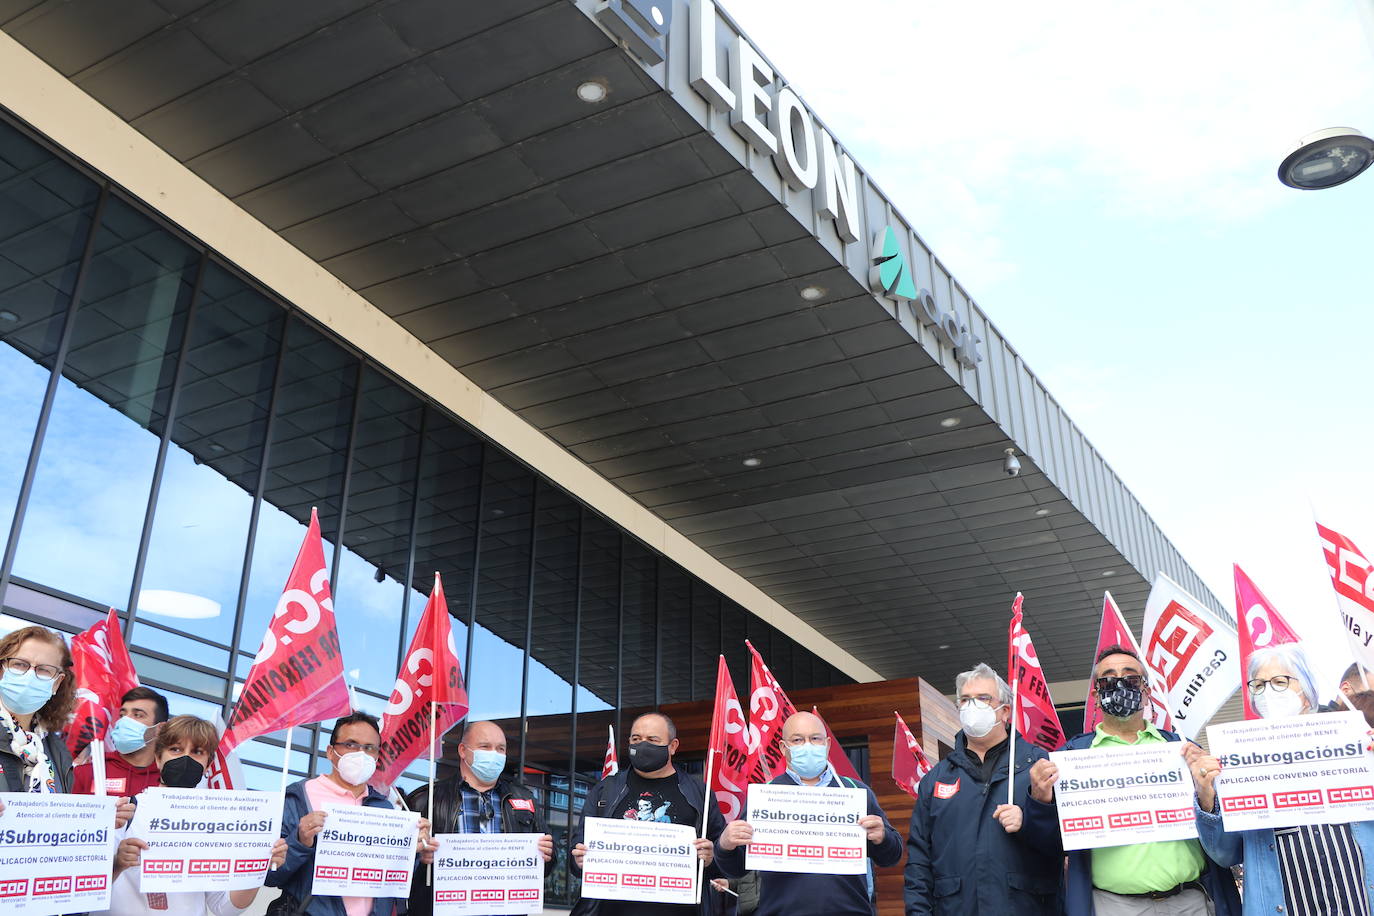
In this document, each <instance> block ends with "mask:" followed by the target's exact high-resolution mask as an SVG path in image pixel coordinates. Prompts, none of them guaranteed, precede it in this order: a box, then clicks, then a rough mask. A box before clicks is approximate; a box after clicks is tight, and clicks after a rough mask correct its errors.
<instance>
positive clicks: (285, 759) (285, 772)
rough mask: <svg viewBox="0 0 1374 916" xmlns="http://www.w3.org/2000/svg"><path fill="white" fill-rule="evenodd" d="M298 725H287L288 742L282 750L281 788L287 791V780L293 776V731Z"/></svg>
mask: <svg viewBox="0 0 1374 916" xmlns="http://www.w3.org/2000/svg"><path fill="white" fill-rule="evenodd" d="M295 728H296V726H294V725H288V726H286V744H285V746H283V747H282V752H281V790H282V791H283V792H285V791H286V780H287V779H289V778H290V776H291V732H292V731H294V730H295Z"/></svg>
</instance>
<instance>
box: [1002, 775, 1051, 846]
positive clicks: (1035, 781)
mask: <svg viewBox="0 0 1374 916" xmlns="http://www.w3.org/2000/svg"><path fill="white" fill-rule="evenodd" d="M1030 777H1031V798H1033V799H1035V800H1036V801H1038V802H1044V803H1045V804H1047V805H1048V804H1052V803H1053V802H1054V784H1055V783H1056V782H1058V781H1059V767H1057V766H1055V765H1054V763H1053V761H1051V760H1050V759H1049V758H1045V759H1043V760H1037V761H1035V766H1033V767H1031V771H1030ZM1007 832H1008V833H1010V832H1011V831H1007Z"/></svg>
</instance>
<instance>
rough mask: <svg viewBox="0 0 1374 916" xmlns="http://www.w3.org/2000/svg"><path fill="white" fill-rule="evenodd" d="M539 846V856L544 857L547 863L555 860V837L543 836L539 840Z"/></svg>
mask: <svg viewBox="0 0 1374 916" xmlns="http://www.w3.org/2000/svg"><path fill="white" fill-rule="evenodd" d="M538 846H539V854H540V855H541V856H543V857H544V861H545V862H547V861H549V860H550V859H552V858H553V837H552V836H551V835H549V834H547V833H546V834H544V835H543V836H541V837H540V838H539V843H538ZM584 848H585V847H584Z"/></svg>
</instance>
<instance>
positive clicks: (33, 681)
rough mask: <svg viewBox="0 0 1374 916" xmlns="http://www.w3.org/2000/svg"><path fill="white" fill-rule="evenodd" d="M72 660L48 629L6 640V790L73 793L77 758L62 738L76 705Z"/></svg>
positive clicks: (0, 725)
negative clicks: (72, 774) (72, 773)
mask: <svg viewBox="0 0 1374 916" xmlns="http://www.w3.org/2000/svg"><path fill="white" fill-rule="evenodd" d="M71 667H72V655H71V652H70V651H69V650H68V649H67V644H66V643H65V642H64V641H63V639H62V637H61V636H59V635H58V634H56V633H54V632H53V631H52V630H49V629H47V628H46V627H24V628H22V629H19V630H15V631H14V632H13V633H10V634H9V635H7V636H5V637H4V638H3V639H0V770H3V774H4V775H3V777H0V790H3V791H7V792H70V791H71V770H72V758H71V755H70V754H69V753H68V752H67V745H66V743H65V742H64V741H63V740H62V737H61V735H60V734H59V732H60V731H61V730H62V729H63V728H65V727H66V725H67V718H68V717H69V716H70V715H71V712H72V709H73V707H74V706H75V705H76V685H75V683H74V681H73V679H72V676H71Z"/></svg>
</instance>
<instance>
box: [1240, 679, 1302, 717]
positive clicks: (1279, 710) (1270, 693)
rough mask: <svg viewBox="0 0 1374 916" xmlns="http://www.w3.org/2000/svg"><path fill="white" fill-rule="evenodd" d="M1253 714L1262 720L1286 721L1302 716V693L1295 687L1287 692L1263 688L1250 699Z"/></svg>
mask: <svg viewBox="0 0 1374 916" xmlns="http://www.w3.org/2000/svg"><path fill="white" fill-rule="evenodd" d="M1250 702H1251V704H1252V705H1254V707H1255V712H1257V713H1259V714H1260V717H1261V718H1264V719H1287V718H1288V717H1289V716H1298V715H1302V704H1303V699H1302V691H1300V690H1297V689H1296V685H1294V686H1293V687H1290V688H1288V689H1287V690H1275V689H1274V688H1272V687H1265V688H1264V689H1263V690H1261V691H1260V692H1259V693H1257V694H1255V695H1254V696H1252V697H1251V698H1250Z"/></svg>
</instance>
